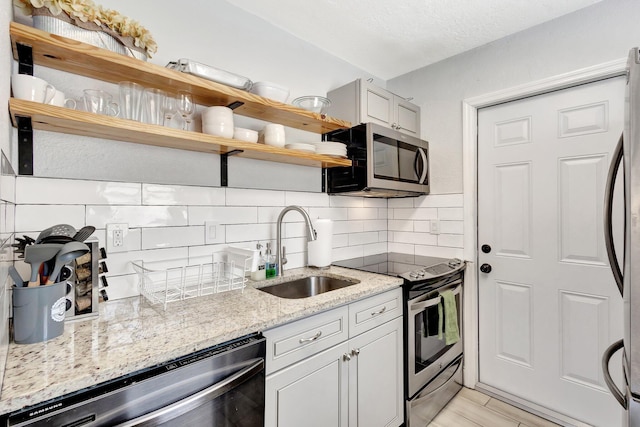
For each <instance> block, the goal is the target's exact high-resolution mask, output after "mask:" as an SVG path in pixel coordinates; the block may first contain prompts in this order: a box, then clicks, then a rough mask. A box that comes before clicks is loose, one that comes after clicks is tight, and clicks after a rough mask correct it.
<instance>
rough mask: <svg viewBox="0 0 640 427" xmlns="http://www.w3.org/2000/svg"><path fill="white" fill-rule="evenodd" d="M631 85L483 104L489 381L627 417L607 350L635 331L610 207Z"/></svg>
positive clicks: (516, 392) (482, 308) (588, 414)
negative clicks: (608, 234) (612, 247)
mask: <svg viewBox="0 0 640 427" xmlns="http://www.w3.org/2000/svg"><path fill="white" fill-rule="evenodd" d="M624 85H625V82H624V78H622V77H619V78H615V79H608V80H604V81H600V82H595V83H591V84H588V85H583V86H578V87H574V88H570V89H566V90H562V91H557V92H553V93H549V94H544V95H539V96H535V97H531V98H527V99H523V100H519V101H514V102H509V103H506V104H501V105H498V106H494V107H490V108H485V109H481V110H480V111H479V112H478V243H479V246H480V247H481V248H482V246H483V245H489V246H490V247H491V249H490V251H488V252H487V253H485V250H486V249H488V248H484V250H482V249H481V250H480V251H479V253H478V261H479V263H478V264H479V265H482V264H487V265H489V266H491V271H490V272H488V273H483V272H480V273H478V274H479V283H478V286H479V289H478V292H479V294H478V295H479V347H480V354H479V360H480V362H479V364H480V365H479V377H480V382H481V383H483V384H486V385H489V386H491V387H494V388H496V389H499V390H502V391H503V392H506V393H507V394H510V395H512V396H515V397H518V398H521V399H524V400H526V401H529V402H533V403H534V404H535V405H539V406H541V407H543V408H548V409H550V410H551V411H555V412H557V413H560V414H564V415H566V416H569V417H571V418H573V419H577V420H580V421H583V422H586V423H589V424H593V425H596V426H606V427H609V426H620V425H621V423H622V413H621V409H620V407H619V405H618V403H617V402H616V401H615V400H614V399H613V397H612V396H611V395H610V393H609V392H608V390H607V388H606V386H605V383H604V380H603V376H602V371H601V365H600V363H601V362H600V360H601V356H602V353H603V352H604V350H605V349H606V347H607V346H608V345H609V344H610V343H612V342H613V341H615V340H617V339H619V338H620V337H621V336H622V332H623V331H622V299H621V297H620V295H619V294H618V290H617V288H616V287H615V284H614V282H613V277H612V275H611V272H610V270H609V266H608V261H607V256H606V253H605V247H604V240H603V221H602V217H603V201H604V185H605V179H606V175H607V169H608V167H609V163H610V161H611V153H612V151H613V148H614V147H615V144H616V142H617V140H618V137H619V136H620V134H621V132H622V128H623V111H624ZM618 196H619V195H618ZM618 203H621V200H619V201H618ZM618 242H621V236H618ZM621 250H622V249H619V253H620V251H621ZM618 360H619V359H618ZM614 364H615V362H612V368H613V369H614V375H615V373H616V371H615V369H616V368H617V366H613V365H614ZM617 374H618V375H620V370H618V371H617Z"/></svg>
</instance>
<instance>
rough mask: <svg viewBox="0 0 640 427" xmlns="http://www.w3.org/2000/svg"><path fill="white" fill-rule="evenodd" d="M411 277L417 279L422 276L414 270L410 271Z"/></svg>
mask: <svg viewBox="0 0 640 427" xmlns="http://www.w3.org/2000/svg"><path fill="white" fill-rule="evenodd" d="M409 277H411V278H412V279H417V278H418V277H420V276H418V275H417V274H416V273H414V272H413V271H412V272H411V273H409Z"/></svg>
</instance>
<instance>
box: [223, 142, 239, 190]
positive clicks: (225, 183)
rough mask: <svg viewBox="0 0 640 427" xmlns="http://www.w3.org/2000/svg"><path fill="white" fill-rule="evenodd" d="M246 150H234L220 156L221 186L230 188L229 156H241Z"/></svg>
mask: <svg viewBox="0 0 640 427" xmlns="http://www.w3.org/2000/svg"><path fill="white" fill-rule="evenodd" d="M243 151H244V150H233V151H229V152H228V153H223V154H220V186H221V187H228V186H229V156H233V155H235V154H240V153H242V152H243Z"/></svg>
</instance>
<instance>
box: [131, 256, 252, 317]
mask: <svg viewBox="0 0 640 427" xmlns="http://www.w3.org/2000/svg"><path fill="white" fill-rule="evenodd" d="M250 253H251V252H250V251H247V250H245V249H236V248H227V249H225V250H224V251H221V252H216V253H214V254H213V255H212V256H211V257H200V258H182V259H172V260H163V261H144V260H136V261H131V264H132V265H133V269H134V270H135V272H136V273H137V275H138V288H139V290H140V293H141V294H142V295H143V296H144V297H145V298H146V299H147V300H148V301H149V302H150V303H151V304H161V305H162V306H163V307H164V309H166V308H167V304H168V303H170V302H174V301H182V300H185V299H188V298H196V297H200V296H204V295H211V294H215V293H219V292H226V291H231V290H235V289H244V287H245V286H246V282H247V275H249V274H250V269H251V256H250V255H249V254H250Z"/></svg>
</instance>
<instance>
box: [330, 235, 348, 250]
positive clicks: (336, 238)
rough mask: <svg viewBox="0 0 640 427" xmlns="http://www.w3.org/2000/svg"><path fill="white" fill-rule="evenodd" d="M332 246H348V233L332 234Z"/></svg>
mask: <svg viewBox="0 0 640 427" xmlns="http://www.w3.org/2000/svg"><path fill="white" fill-rule="evenodd" d="M331 242H332V246H333V247H334V248H341V247H344V246H349V235H348V234H334V235H333V238H332V241H331Z"/></svg>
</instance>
